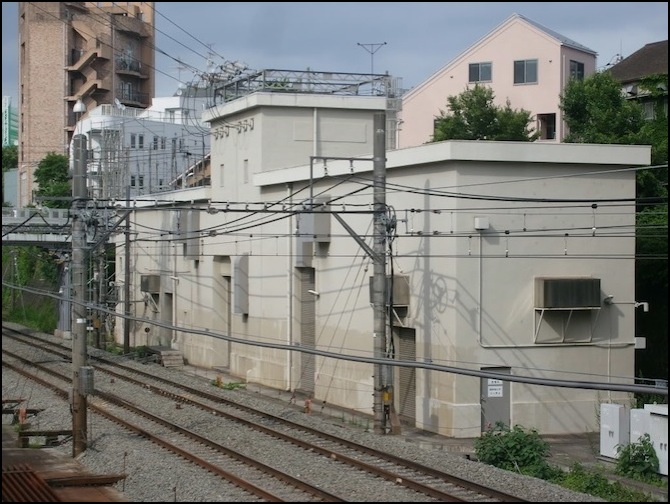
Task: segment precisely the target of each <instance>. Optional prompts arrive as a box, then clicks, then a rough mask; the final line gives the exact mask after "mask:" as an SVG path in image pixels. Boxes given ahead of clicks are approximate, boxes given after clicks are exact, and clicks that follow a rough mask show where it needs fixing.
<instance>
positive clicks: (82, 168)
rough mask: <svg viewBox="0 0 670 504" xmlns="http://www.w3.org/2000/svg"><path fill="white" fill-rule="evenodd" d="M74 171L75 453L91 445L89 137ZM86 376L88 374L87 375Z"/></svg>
mask: <svg viewBox="0 0 670 504" xmlns="http://www.w3.org/2000/svg"><path fill="white" fill-rule="evenodd" d="M73 146H74V170H73V174H72V175H73V176H72V264H71V268H72V271H71V272H72V291H73V303H72V438H73V439H72V456H73V457H76V456H77V455H79V454H80V453H82V452H83V451H85V450H86V447H87V444H88V439H87V438H88V433H87V419H86V416H87V415H86V409H87V401H86V393H87V391H86V386H85V379H86V377H87V376H88V373H87V370H90V368H87V369H84V368H85V366H86V363H87V362H86V361H87V342H86V329H87V320H86V319H87V317H86V306H85V303H86V289H87V282H86V268H85V265H86V225H85V223H84V212H83V210H84V209H85V208H86V198H87V188H86V159H87V155H88V151H87V149H86V136H85V135H75V137H74V141H73ZM85 375H86V376H85Z"/></svg>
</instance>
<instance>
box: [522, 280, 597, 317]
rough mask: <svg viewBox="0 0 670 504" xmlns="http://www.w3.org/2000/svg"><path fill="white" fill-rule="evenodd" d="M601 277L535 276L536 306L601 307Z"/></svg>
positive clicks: (552, 307) (551, 307)
mask: <svg viewBox="0 0 670 504" xmlns="http://www.w3.org/2000/svg"><path fill="white" fill-rule="evenodd" d="M601 304H602V303H601V299H600V279H599V278H590V277H588V278H546V277H539V278H535V308H548V309H575V308H577V309H587V308H600V306H601Z"/></svg>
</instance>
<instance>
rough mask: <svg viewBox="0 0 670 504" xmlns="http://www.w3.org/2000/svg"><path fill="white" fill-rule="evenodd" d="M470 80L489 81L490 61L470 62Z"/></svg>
mask: <svg viewBox="0 0 670 504" xmlns="http://www.w3.org/2000/svg"><path fill="white" fill-rule="evenodd" d="M469 81H470V82H491V63H470V70H469Z"/></svg>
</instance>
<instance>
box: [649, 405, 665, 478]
mask: <svg viewBox="0 0 670 504" xmlns="http://www.w3.org/2000/svg"><path fill="white" fill-rule="evenodd" d="M644 409H645V410H647V411H648V412H649V438H650V439H651V442H652V444H653V445H654V450H655V451H656V456H657V457H658V472H659V474H663V475H664V476H667V475H668V405H667V404H645V405H644Z"/></svg>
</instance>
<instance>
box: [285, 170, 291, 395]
mask: <svg viewBox="0 0 670 504" xmlns="http://www.w3.org/2000/svg"><path fill="white" fill-rule="evenodd" d="M286 190H287V192H288V207H289V208H292V206H293V195H292V193H293V184H292V183H290V182H289V183H288V184H286ZM286 220H287V227H288V229H287V231H286V236H287V240H288V254H287V257H286V275H287V276H288V293H287V299H286V306H287V312H288V313H287V314H286V316H287V318H288V320H287V322H288V323H287V324H286V333H287V334H286V344H287V345H288V346H289V347H292V346H293V228H292V226H293V217H290V218H288V219H286ZM292 368H293V351H291V350H289V351H288V352H286V371H285V373H284V376H285V380H286V390H289V391H290V390H291V387H292V383H293V381H292V376H291V371H292Z"/></svg>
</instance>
